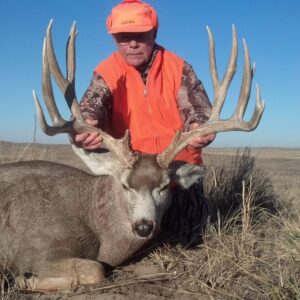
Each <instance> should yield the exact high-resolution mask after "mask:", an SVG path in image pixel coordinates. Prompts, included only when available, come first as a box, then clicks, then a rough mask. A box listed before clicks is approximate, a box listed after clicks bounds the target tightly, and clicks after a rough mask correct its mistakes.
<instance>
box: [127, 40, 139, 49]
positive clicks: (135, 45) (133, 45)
mask: <svg viewBox="0 0 300 300" xmlns="http://www.w3.org/2000/svg"><path fill="white" fill-rule="evenodd" d="M137 46H138V43H137V41H135V40H131V41H130V42H129V47H131V48H136V47H137Z"/></svg>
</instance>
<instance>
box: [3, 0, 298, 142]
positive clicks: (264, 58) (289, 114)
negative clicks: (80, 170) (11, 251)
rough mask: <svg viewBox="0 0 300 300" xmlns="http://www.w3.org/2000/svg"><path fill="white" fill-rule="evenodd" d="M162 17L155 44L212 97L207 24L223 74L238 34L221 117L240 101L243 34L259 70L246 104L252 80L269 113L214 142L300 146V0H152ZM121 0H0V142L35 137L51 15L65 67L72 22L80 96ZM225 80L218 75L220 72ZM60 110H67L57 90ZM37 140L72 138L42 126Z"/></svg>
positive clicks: (107, 49)
mask: <svg viewBox="0 0 300 300" xmlns="http://www.w3.org/2000/svg"><path fill="white" fill-rule="evenodd" d="M148 2H149V3H150V4H152V5H153V6H154V7H155V8H156V10H157V12H158V15H159V21H160V28H159V33H158V39H157V41H158V43H159V44H161V45H163V46H165V47H166V48H167V49H169V50H171V51H173V52H175V53H177V54H178V55H180V56H181V57H183V58H184V59H185V60H186V61H188V62H189V63H191V64H192V65H193V67H194V69H195V71H196V73H197V74H198V77H199V78H200V79H201V80H202V81H203V83H204V86H205V88H206V90H207V92H208V95H209V97H210V98H211V99H212V98H213V91H212V84H211V79H210V73H209V67H208V39H207V32H206V25H209V26H210V28H211V29H212V31H213V32H214V35H215V41H216V54H217V62H218V70H219V73H221V72H222V73H223V71H224V69H225V67H226V66H227V60H228V55H229V52H230V47H231V24H235V26H236V28H237V32H238V38H239V46H240V48H239V49H240V57H239V61H238V70H237V75H236V77H235V79H234V81H233V83H232V86H231V89H230V92H229V94H228V96H227V102H226V105H225V107H224V112H223V114H222V116H223V117H229V116H230V115H231V112H232V111H233V108H234V106H235V103H236V100H237V98H238V93H239V86H240V81H241V74H242V67H243V59H242V57H243V49H242V38H243V37H245V39H246V41H247V43H248V47H249V50H250V55H251V59H252V61H255V62H256V75H255V77H254V79H253V83H254V85H253V91H252V96H251V101H250V104H249V112H248V113H247V114H246V117H247V116H248V117H249V116H250V113H252V110H253V105H254V100H255V93H254V92H255V91H254V87H255V83H258V84H259V86H260V87H261V91H262V97H263V99H264V100H265V103H266V110H265V113H264V115H263V117H262V121H261V123H260V125H259V127H258V128H257V130H256V131H255V132H252V133H243V132H242V133H223V134H219V135H218V137H217V139H216V141H215V142H214V143H213V145H212V146H218V147H222V146H227V147H228V146H229V147H230V146H238V147H243V146H250V147H261V146H274V147H300V117H299V113H300V83H299V80H300V33H299V32H300V31H299V28H300V1H299V0H286V1H283V0H282V1H280V0H247V1H246V0H226V1H225V0H223V1H221V0H190V1H172V0H160V1H159V0H149V1H148ZM117 3H119V1H116V0H97V1H96V0H88V1H83V0H51V1H50V0H43V1H41V0H26V1H20V0H18V1H17V0H0V103H1V106H0V140H6V141H16V142H30V141H31V140H32V137H33V130H34V129H33V128H34V115H35V108H34V104H33V100H32V96H31V91H32V89H33V88H34V89H35V90H36V91H37V93H38V95H39V96H40V98H42V96H41V51H42V42H43V37H44V34H45V30H46V27H47V25H48V22H49V20H50V19H52V18H53V40H54V47H55V49H56V52H57V56H58V60H59V61H60V63H61V65H62V66H63V67H64V58H65V54H64V51H65V42H66V39H67V36H68V32H69V29H70V26H71V25H72V22H73V21H74V20H75V21H76V23H77V29H78V31H79V35H78V38H77V72H76V87H77V96H78V98H80V97H81V96H82V94H83V93H84V90H85V89H86V88H87V86H88V84H89V82H90V79H91V75H92V71H93V69H94V67H95V66H96V65H97V64H98V63H99V62H100V61H101V60H103V59H104V58H105V57H107V56H108V55H109V54H110V53H111V52H112V51H113V50H114V49H115V45H114V43H113V41H112V39H111V37H110V36H109V35H108V34H107V33H106V28H105V21H106V17H107V15H108V14H109V12H110V10H111V8H112V7H113V6H114V5H116V4H117ZM220 77H221V76H220ZM56 99H57V102H58V104H59V107H60V109H61V111H62V114H63V115H64V116H65V117H66V118H68V117H69V112H68V110H67V109H66V105H64V102H63V101H64V100H63V97H62V96H61V95H60V93H59V92H57V93H56ZM36 140H37V142H43V143H56V142H67V138H66V136H65V135H63V136H61V137H48V136H46V135H45V134H43V133H42V132H41V131H40V130H39V131H38V133H37V137H36Z"/></svg>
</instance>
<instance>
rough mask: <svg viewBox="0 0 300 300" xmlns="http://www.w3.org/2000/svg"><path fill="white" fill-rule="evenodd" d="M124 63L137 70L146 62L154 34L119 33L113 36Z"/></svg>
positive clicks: (151, 49)
mask: <svg viewBox="0 0 300 300" xmlns="http://www.w3.org/2000/svg"><path fill="white" fill-rule="evenodd" d="M113 37H114V39H115V41H116V43H117V47H118V51H119V53H120V54H121V55H122V57H123V58H124V59H125V61H126V63H127V64H128V65H130V66H133V67H135V68H137V69H138V68H139V67H141V66H143V65H144V64H145V63H147V62H148V60H149V58H150V56H151V54H152V51H153V47H154V44H155V32H154V30H150V31H147V32H121V33H116V34H114V35H113Z"/></svg>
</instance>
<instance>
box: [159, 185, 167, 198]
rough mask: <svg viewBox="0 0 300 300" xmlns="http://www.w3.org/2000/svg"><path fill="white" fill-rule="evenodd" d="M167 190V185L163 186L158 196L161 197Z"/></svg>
mask: <svg viewBox="0 0 300 300" xmlns="http://www.w3.org/2000/svg"><path fill="white" fill-rule="evenodd" d="M168 189H169V184H166V185H165V186H163V187H162V188H161V189H160V191H159V194H160V195H163V194H164V193H165V192H166V191H167V190H168Z"/></svg>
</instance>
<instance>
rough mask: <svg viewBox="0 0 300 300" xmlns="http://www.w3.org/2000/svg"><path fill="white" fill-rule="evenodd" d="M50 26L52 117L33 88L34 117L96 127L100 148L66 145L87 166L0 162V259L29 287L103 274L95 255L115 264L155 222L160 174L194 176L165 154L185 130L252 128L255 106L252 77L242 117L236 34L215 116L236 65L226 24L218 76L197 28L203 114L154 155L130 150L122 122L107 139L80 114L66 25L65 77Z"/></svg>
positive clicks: (46, 60) (198, 171) (175, 149)
mask: <svg viewBox="0 0 300 300" xmlns="http://www.w3.org/2000/svg"><path fill="white" fill-rule="evenodd" d="M51 26H52V25H51V23H50V24H49V26H48V29H47V33H46V38H45V41H44V47H43V72H42V73H43V74H42V87H43V96H44V100H45V103H46V106H47V109H48V112H49V114H50V117H51V119H52V121H53V126H49V125H48V124H47V123H46V121H45V117H44V114H43V111H42V108H41V106H40V103H39V101H38V98H37V96H36V94H35V93H34V100H35V105H36V110H37V115H38V119H39V123H40V126H41V128H42V129H43V131H44V132H45V133H46V134H48V135H56V134H60V133H69V134H71V133H74V132H76V133H81V132H99V133H100V134H101V136H102V137H103V146H104V148H105V149H107V150H109V151H106V152H105V153H104V152H103V153H100V154H99V153H94V152H87V151H85V150H83V149H81V148H77V147H75V146H73V148H74V151H75V152H76V154H77V155H79V157H80V158H81V159H82V160H83V162H84V163H85V164H86V165H87V166H88V167H89V168H90V170H91V171H92V173H93V174H94V175H91V174H88V173H86V172H84V171H81V170H78V169H75V168H72V167H69V166H66V165H62V164H56V163H51V162H46V161H27V162H17V163H11V164H4V165H1V167H0V176H1V184H2V183H4V185H5V186H4V187H3V188H2V189H1V199H0V236H1V243H0V267H1V266H2V268H6V269H7V270H10V272H12V273H13V274H14V275H16V285H17V286H18V287H20V288H24V289H29V290H36V291H51V290H58V289H68V288H71V287H73V286H76V285H77V284H95V283H99V282H100V281H101V280H102V279H103V277H104V267H103V264H109V265H111V266H117V265H119V264H120V263H122V262H124V261H125V260H127V259H128V258H130V257H131V256H132V255H133V254H134V252H136V251H137V250H138V249H139V248H141V247H142V246H143V245H144V244H145V243H146V242H148V241H149V240H150V239H152V237H153V236H155V234H156V233H157V232H158V231H159V229H160V222H161V219H162V216H163V214H164V212H165V211H166V209H167V208H168V206H169V204H170V189H169V183H170V181H171V180H172V181H176V182H177V183H178V184H180V185H182V186H183V187H184V188H188V187H189V186H190V185H191V184H192V183H193V182H195V181H196V180H198V179H199V178H200V177H201V176H202V174H203V172H202V168H201V167H200V166H193V165H187V164H182V165H180V166H179V167H178V165H176V164H175V165H173V163H172V160H173V159H174V158H175V157H176V155H177V154H178V153H179V152H180V151H181V150H182V149H184V148H185V147H186V146H187V145H188V143H189V140H190V139H191V138H192V137H194V136H198V135H205V134H209V133H216V132H224V131H232V130H239V131H251V130H254V129H255V128H256V127H257V125H258V123H259V120H260V118H261V115H262V113H263V110H264V104H263V102H262V101H261V97H260V92H259V88H258V87H257V92H256V105H255V109H254V113H253V115H252V117H251V119H250V120H249V121H244V120H243V116H244V112H245V110H246V107H247V104H248V100H249V96H250V91H251V82H252V77H253V74H254V71H253V69H252V68H251V66H250V58H249V54H248V49H247V45H246V43H245V41H244V52H245V57H244V61H245V62H244V72H243V81H242V85H241V90H240V96H239V100H238V103H237V108H236V110H235V113H234V114H233V116H232V117H231V118H229V119H226V120H221V119H220V117H219V116H220V111H221V109H222V106H223V103H224V101H225V97H226V93H227V90H228V87H229V85H230V82H231V80H232V78H233V76H234V73H235V70H236V63H237V47H238V46H237V37H236V31H235V28H234V27H233V29H232V34H233V40H232V49H231V55H230V60H229V65H228V68H227V70H226V72H225V75H224V78H223V80H222V81H220V80H219V79H218V73H217V69H216V60H215V52H214V39H213V35H212V32H211V31H210V29H209V28H207V30H208V35H209V44H210V50H209V53H210V55H209V60H210V70H211V75H212V81H213V87H214V100H213V108H212V113H211V116H210V119H209V121H208V122H207V123H206V124H204V125H203V126H201V127H199V128H197V129H194V130H193V131H190V132H186V133H184V132H178V133H177V134H176V135H175V137H174V140H173V141H172V143H171V144H170V145H169V147H168V148H167V149H166V150H165V151H163V152H162V153H160V154H158V155H148V154H145V153H139V152H135V151H133V150H132V149H131V147H130V138H129V133H128V132H127V133H126V134H125V136H124V138H123V139H115V138H113V137H112V136H110V135H108V134H106V133H105V132H103V131H102V130H101V129H99V128H95V127H93V126H90V125H88V124H86V123H85V121H84V119H83V118H82V116H81V114H80V110H79V106H78V102H77V100H76V94H75V84H74V82H75V37H76V29H75V25H73V26H72V29H71V32H70V36H69V40H68V44H67V76H66V78H64V76H63V75H62V73H61V70H60V68H59V66H58V63H57V60H56V58H55V54H54V50H53V46H52V38H51ZM51 75H52V76H53V77H54V79H55V80H56V82H57V84H58V86H59V87H60V89H61V92H62V94H63V95H64V97H65V99H66V101H67V103H68V106H69V107H70V110H71V112H72V119H71V120H69V121H66V120H64V119H63V118H62V117H61V116H60V113H59V112H58V109H57V106H56V104H55V100H54V95H53V89H52V83H51ZM82 182H84V185H83V184H82Z"/></svg>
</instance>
